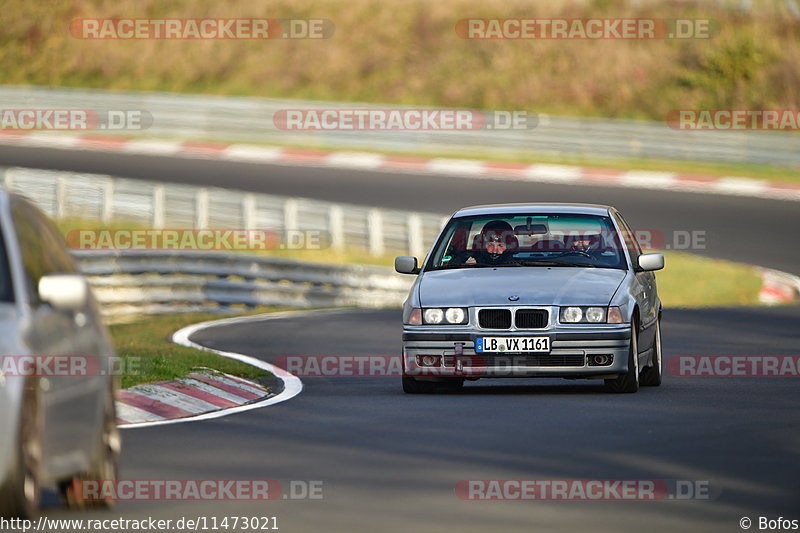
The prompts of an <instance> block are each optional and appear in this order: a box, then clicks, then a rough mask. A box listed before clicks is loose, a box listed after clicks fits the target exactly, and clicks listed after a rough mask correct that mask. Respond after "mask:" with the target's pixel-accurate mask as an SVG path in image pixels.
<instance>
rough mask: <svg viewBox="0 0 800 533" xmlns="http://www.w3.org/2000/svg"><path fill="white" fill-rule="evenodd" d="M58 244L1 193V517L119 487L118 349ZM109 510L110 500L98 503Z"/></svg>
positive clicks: (42, 222) (26, 208)
mask: <svg viewBox="0 0 800 533" xmlns="http://www.w3.org/2000/svg"><path fill="white" fill-rule="evenodd" d="M62 242H63V241H62V239H61V236H60V235H59V234H58V232H57V231H56V230H55V228H54V227H53V226H52V225H51V224H50V222H49V221H48V220H47V219H46V218H45V217H44V216H43V215H42V214H41V213H40V212H39V211H38V210H37V209H35V208H34V207H33V206H32V205H31V204H30V203H28V202H27V201H25V200H23V199H22V198H20V197H18V196H15V195H12V194H9V193H7V192H6V191H2V190H0V364H1V366H0V516H2V517H19V516H22V517H26V516H31V515H32V514H35V513H36V511H37V508H38V503H39V492H40V487H41V485H43V484H45V483H55V484H56V485H57V486H58V488H59V489H61V493H62V496H63V498H64V500H65V501H66V503H67V504H69V505H70V506H74V507H81V506H83V502H81V501H80V500H79V499H78V498H75V497H74V493H73V492H72V491H71V490H70V487H71V486H72V483H73V481H75V480H79V479H81V478H83V479H115V478H116V470H117V458H118V455H119V450H120V438H119V433H118V430H117V426H116V413H115V404H114V394H115V378H114V377H113V376H112V374H113V373H114V372H113V371H112V370H113V367H112V364H111V362H112V358H114V349H113V347H112V345H111V342H110V339H109V336H108V333H107V331H106V329H105V327H104V326H103V324H102V322H101V321H100V315H99V313H98V310H97V306H96V304H95V302H94V300H93V298H92V295H91V293H90V291H89V287H88V285H87V283H86V280H85V279H84V278H83V277H82V276H81V275H79V274H78V272H77V271H76V269H75V265H74V264H73V262H72V259H71V257H70V256H69V254H68V253H67V251H66V249H65V248H64V245H63V244H62ZM106 504H110V502H107V501H98V502H93V505H106Z"/></svg>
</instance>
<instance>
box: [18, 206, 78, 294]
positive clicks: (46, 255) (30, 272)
mask: <svg viewBox="0 0 800 533" xmlns="http://www.w3.org/2000/svg"><path fill="white" fill-rule="evenodd" d="M11 218H12V220H13V221H14V228H15V230H16V234H17V239H18V241H19V246H20V251H21V254H22V265H23V268H24V270H25V277H26V280H25V282H26V284H27V289H28V293H29V294H30V302H31V304H33V305H38V304H39V303H40V301H39V280H40V279H41V277H42V276H44V275H45V274H53V273H67V274H68V273H73V272H75V266H74V263H73V262H72V259H71V258H70V256H69V254H68V253H67V252H66V250H65V249H64V244H63V240H61V239H60V237H59V236H58V234H57V233H56V232H55V229H53V228H52V227H51V226H50V224H49V223H47V222H46V221H45V220H44V219H43V218H42V216H41V215H40V214H39V213H38V212H37V211H36V210H35V209H34V208H33V207H31V206H30V205H28V204H26V203H23V202H21V201H14V202H13V203H12V205H11Z"/></svg>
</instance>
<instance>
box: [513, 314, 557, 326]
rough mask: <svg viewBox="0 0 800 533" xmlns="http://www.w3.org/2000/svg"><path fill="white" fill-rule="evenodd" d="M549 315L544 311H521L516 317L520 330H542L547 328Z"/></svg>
mask: <svg viewBox="0 0 800 533" xmlns="http://www.w3.org/2000/svg"><path fill="white" fill-rule="evenodd" d="M548 318H549V313H548V312H547V311H546V310H544V309H520V310H518V311H517V314H516V315H515V319H514V320H515V322H516V323H517V327H518V328H523V329H540V328H546V327H547V319H548Z"/></svg>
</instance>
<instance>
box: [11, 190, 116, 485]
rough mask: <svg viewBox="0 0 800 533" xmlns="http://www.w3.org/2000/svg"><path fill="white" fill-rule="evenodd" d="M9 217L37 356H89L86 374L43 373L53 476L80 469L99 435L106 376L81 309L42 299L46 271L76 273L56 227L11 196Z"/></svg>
mask: <svg viewBox="0 0 800 533" xmlns="http://www.w3.org/2000/svg"><path fill="white" fill-rule="evenodd" d="M11 217H12V220H13V223H14V228H15V232H16V235H17V238H18V240H19V247H20V251H21V255H22V263H23V269H24V272H25V278H26V279H25V285H26V288H27V291H26V292H27V295H26V298H27V301H28V305H29V308H30V311H31V313H30V317H31V318H30V321H29V323H28V326H27V328H26V329H25V330H24V331H23V332H22V336H23V341H24V342H25V344H26V345H27V346H28V347H29V349H30V351H31V353H32V354H33V355H35V356H77V357H81V358H85V359H84V361H87V362H88V364H87V365H86V368H87V374H89V375H81V372H73V371H70V370H69V369H67V371H61V370H59V371H57V372H55V373H53V374H51V375H46V376H43V378H42V381H41V384H42V388H43V390H44V394H43V400H44V402H43V403H44V432H45V433H44V439H43V447H44V448H43V452H44V457H45V458H46V461H47V463H46V464H45V467H46V468H47V471H48V473H49V474H51V475H62V474H64V473H69V472H74V471H76V469H80V468H82V467H83V466H84V465H85V463H86V462H87V460H88V458H89V454H90V453H91V452H92V451H93V446H94V445H95V443H96V439H97V428H98V426H99V422H98V420H97V419H98V417H99V412H100V407H99V406H100V403H99V398H101V396H100V393H101V391H102V390H103V388H102V383H103V377H102V376H100V375H98V374H97V373H96V372H94V375H91V374H92V373H93V372H92V370H93V369H95V368H97V366H96V365H95V364H94V363H95V362H96V361H97V360H96V359H93V358H94V357H95V356H96V353H94V352H96V349H95V348H94V345H95V344H96V341H92V337H93V336H94V334H93V333H92V330H91V328H86V317H85V316H83V317H81V316H80V315H81V314H82V313H80V312H72V311H62V310H56V309H53V308H52V307H51V306H50V305H48V304H46V303H44V302H42V301H41V300H40V299H39V291H38V285H39V280H40V279H41V277H42V276H44V275H46V274H55V273H64V274H72V273H76V269H75V266H74V263H73V262H72V260H71V258H70V257H69V254H68V253H67V251H66V250H65V249H64V246H63V244H62V243H61V242H60V238H59V237H58V236H57V234H54V230H53V228H52V227H51V226H50V225H49V224H48V223H47V221H46V220H45V219H44V217H43V216H42V215H40V214H39V212H38V211H37V210H36V209H35V208H34V207H33V206H31V205H30V204H28V203H27V202H24V201H21V200H16V199H15V200H12V204H11Z"/></svg>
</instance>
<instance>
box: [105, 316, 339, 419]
mask: <svg viewBox="0 0 800 533" xmlns="http://www.w3.org/2000/svg"><path fill="white" fill-rule="evenodd" d="M336 312H338V311H337V310H311V311H286V312H281V313H267V314H262V315H252V316H243V317H233V318H223V319H220V320H210V321H207V322H200V323H198V324H192V325H190V326H187V327H185V328H182V329H180V330H178V331H176V332H175V333H174V334H173V335H172V342H174V343H176V344H180V345H182V346H187V347H190V348H196V349H198V350H205V351H209V352H214V353H216V354H218V355H221V356H222V357H227V358H228V359H234V360H236V361H240V362H242V363H245V364H248V365H251V366H254V367H257V368H260V369H262V370H266V371H267V372H271V373H272V374H273V376H274V377H275V378H276V379H279V380H281V381H282V382H283V390H282V391H281V392H279V393H278V394H274V395H264V396H261V398H262V399H258V398H255V399H249V400H245V401H244V402H242V401H240V400H239V399H238V398H246V397H247V396H250V397H251V398H252V397H253V396H257V395H259V394H261V393H262V392H263V391H266V389H264V387H261V386H260V385H257V384H255V383H252V382H250V381H247V380H243V379H241V378H236V377H234V376H230V375H227V374H222V373H218V372H213V371H211V373H210V374H209V373H196V374H191V375H189V376H186V377H185V378H183V379H181V380H179V381H178V382H170V383H169V385H170V386H165V384H164V383H154V384H146V385H139V386H137V387H133V388H131V389H125V390H124V391H120V393H118V394H119V397H118V399H119V400H120V401H118V402H117V408H118V409H119V410H118V412H117V415H118V417H119V419H121V420H122V421H125V422H126V423H121V425H120V426H119V427H120V428H141V427H151V426H159V425H166V424H178V423H182V422H197V421H200V420H210V419H214V418H220V417H223V416H228V415H232V414H235V413H241V412H244V411H249V410H251V409H259V408H262V407H268V406H270V405H275V404H278V403H281V402H285V401H286V400H290V399H291V398H294V397H295V396H297V395H298V394H300V392H302V390H303V382H302V381H300V378H298V377H297V376H295V375H293V374H291V373H289V372H287V371H286V370H283V369H281V368H278V367H276V366H274V365H272V364H270V363H267V362H266V361H262V360H260V359H256V358H255V357H251V356H249V355H245V354H240V353H236V352H225V351H221V350H214V349H212V348H207V347H205V346H202V345H200V344H197V343H196V342H193V341H191V340H189V337H191V336H192V335H193V334H195V333H197V332H198V331H202V330H204V329H207V328H212V327H217V326H225V325H229V324H237V323H242V322H258V321H265V320H275V319H279V318H291V317H298V316H305V315H309V314H316V313H336ZM198 381H199V382H200V384H198V383H197V382H198ZM232 382H233V383H232ZM178 383H179V384H178ZM184 387H185V388H184ZM209 387H215V388H216V389H221V390H220V391H217V390H215V389H213V390H212V389H209ZM134 389H137V390H134ZM209 390H211V391H212V392H213V395H214V397H215V399H214V400H213V401H211V399H210V398H209V397H208V396H206V395H205V394H204V393H208V391H209ZM131 391H133V392H134V393H135V394H138V395H141V396H142V397H143V398H147V399H148V401H149V402H150V405H153V404H154V403H155V402H158V403H160V404H164V405H166V406H169V407H168V408H166V409H169V412H168V411H165V410H164V409H165V408H164V407H159V408H160V409H161V412H155V413H154V412H153V410H152V409H151V408H147V407H143V406H144V405H147V404H143V403H141V401H139V400H137V401H138V402H139V403H138V404H137V405H132V404H131V403H130V402H129V401H128V400H127V398H126V397H128V398H129V395H126V394H125V393H126V392H131ZM190 391H191V392H190ZM178 394H180V395H182V396H178ZM187 397H191V399H189V398H187ZM223 401H226V402H230V403H232V404H235V405H229V406H222V405H220V404H222V403H223ZM189 402H191V405H192V406H193V407H192V409H195V410H197V409H200V408H201V407H202V408H203V409H204V410H202V411H199V412H197V413H194V414H188V415H186V414H184V412H185V411H188V410H189V409H188V408H187V407H188V405H189ZM123 404H125V405H123ZM121 405H123V406H122V407H121V408H120V406H121ZM170 408H171V409H170ZM147 413H149V414H147ZM136 416H138V417H139V418H138V419H137V418H136ZM145 417H147V418H145ZM156 417H158V418H156ZM130 420H137V421H130ZM129 421H130V422H129Z"/></svg>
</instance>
